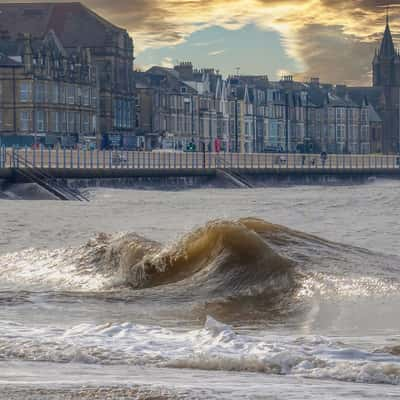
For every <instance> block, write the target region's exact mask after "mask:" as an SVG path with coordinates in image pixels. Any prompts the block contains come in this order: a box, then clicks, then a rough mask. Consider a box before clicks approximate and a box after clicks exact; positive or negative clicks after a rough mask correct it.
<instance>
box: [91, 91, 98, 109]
mask: <svg viewBox="0 0 400 400" xmlns="http://www.w3.org/2000/svg"><path fill="white" fill-rule="evenodd" d="M91 94H92V106H93V107H96V106H97V93H96V90H95V89H92V90H91Z"/></svg>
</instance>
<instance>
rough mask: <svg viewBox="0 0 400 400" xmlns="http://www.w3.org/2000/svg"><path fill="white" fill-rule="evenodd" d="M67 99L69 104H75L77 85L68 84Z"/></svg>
mask: <svg viewBox="0 0 400 400" xmlns="http://www.w3.org/2000/svg"><path fill="white" fill-rule="evenodd" d="M67 101H68V104H75V87H74V86H68V89H67Z"/></svg>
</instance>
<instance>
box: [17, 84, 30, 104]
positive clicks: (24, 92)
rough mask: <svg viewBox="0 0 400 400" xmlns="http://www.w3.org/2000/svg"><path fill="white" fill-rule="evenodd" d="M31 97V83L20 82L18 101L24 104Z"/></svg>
mask: <svg viewBox="0 0 400 400" xmlns="http://www.w3.org/2000/svg"><path fill="white" fill-rule="evenodd" d="M31 97H32V84H31V82H21V83H20V86H19V100H20V101H21V102H23V103H26V102H28V101H30V100H31Z"/></svg>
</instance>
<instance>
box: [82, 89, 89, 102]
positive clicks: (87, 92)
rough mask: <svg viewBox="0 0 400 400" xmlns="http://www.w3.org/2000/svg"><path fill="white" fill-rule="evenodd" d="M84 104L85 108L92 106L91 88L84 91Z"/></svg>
mask: <svg viewBox="0 0 400 400" xmlns="http://www.w3.org/2000/svg"><path fill="white" fill-rule="evenodd" d="M82 104H83V105H84V106H89V105H90V90H89V88H83V89H82Z"/></svg>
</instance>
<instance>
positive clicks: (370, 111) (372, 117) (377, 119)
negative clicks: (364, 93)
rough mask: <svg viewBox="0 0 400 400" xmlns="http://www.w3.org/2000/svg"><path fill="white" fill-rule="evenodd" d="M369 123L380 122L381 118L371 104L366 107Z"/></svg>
mask: <svg viewBox="0 0 400 400" xmlns="http://www.w3.org/2000/svg"><path fill="white" fill-rule="evenodd" d="M368 115H369V122H382V118H381V117H380V116H379V115H378V113H377V112H376V110H375V108H374V107H373V106H372V104H369V105H368Z"/></svg>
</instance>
